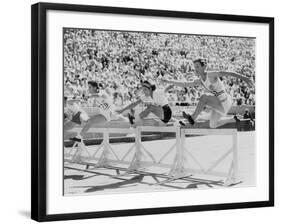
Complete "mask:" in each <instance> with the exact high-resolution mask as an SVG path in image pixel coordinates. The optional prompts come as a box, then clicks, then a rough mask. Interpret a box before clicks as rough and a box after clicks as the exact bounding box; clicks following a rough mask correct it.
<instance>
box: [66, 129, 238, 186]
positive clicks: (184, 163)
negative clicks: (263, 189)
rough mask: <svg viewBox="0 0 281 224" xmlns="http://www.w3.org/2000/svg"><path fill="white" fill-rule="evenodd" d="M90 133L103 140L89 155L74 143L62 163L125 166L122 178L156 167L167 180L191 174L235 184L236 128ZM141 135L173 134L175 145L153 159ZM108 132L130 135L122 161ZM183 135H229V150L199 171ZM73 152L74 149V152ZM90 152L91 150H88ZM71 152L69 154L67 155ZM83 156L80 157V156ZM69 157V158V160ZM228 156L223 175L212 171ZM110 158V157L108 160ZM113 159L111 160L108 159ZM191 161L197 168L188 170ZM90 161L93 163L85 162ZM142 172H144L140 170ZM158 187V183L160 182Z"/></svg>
mask: <svg viewBox="0 0 281 224" xmlns="http://www.w3.org/2000/svg"><path fill="white" fill-rule="evenodd" d="M89 131H90V132H92V133H102V134H103V141H102V143H101V144H100V145H99V146H98V147H97V149H95V151H94V152H92V151H91V152H90V149H88V148H87V147H86V146H85V145H84V143H83V142H81V143H75V144H74V146H73V147H72V148H71V149H69V151H68V154H67V155H68V159H65V161H66V162H75V163H79V164H84V165H86V166H87V167H88V166H93V167H94V168H101V167H110V166H115V167H118V165H126V166H127V170H126V172H125V174H124V175H126V174H129V173H134V172H139V171H140V170H142V169H143V168H146V167H151V166H152V167H160V168H168V172H167V177H168V178H169V181H173V180H176V179H180V178H184V177H188V176H190V175H191V174H192V175H194V174H204V175H211V176H217V177H225V178H226V179H225V181H224V183H225V184H226V185H230V184H233V183H237V181H238V149H237V141H238V136H237V130H236V129H190V128H182V127H176V126H170V127H153V126H139V127H137V128H134V129H129V128H91V129H90V130H89ZM142 132H162V133H165V132H166V133H168V132H172V133H175V135H176V138H175V143H174V144H173V145H172V146H171V147H170V148H169V149H168V150H167V151H166V152H165V153H164V155H163V156H162V157H161V158H160V159H156V158H154V156H153V155H152V154H151V153H150V150H151V149H147V148H145V147H144V145H143V143H142V140H141V134H142ZM112 133H124V134H134V135H135V136H134V137H135V143H134V144H133V145H132V146H131V147H130V148H129V149H128V150H127V151H126V153H125V154H124V156H123V157H122V158H119V157H118V155H117V154H116V153H115V152H114V149H113V148H112V146H111V145H110V142H109V134H112ZM186 135H231V136H232V147H231V148H230V149H229V150H227V151H226V152H225V153H224V154H223V155H222V156H220V158H218V159H217V160H216V161H215V162H214V163H213V164H212V165H211V166H210V167H208V168H203V166H202V165H201V164H200V162H199V161H198V160H197V159H196V158H195V157H194V156H193V154H192V153H191V152H190V150H188V149H189V146H188V145H186ZM75 149H76V150H75ZM91 150H92V149H91ZM70 152H71V153H70ZM85 152H86V155H87V156H86V157H85V156H84V157H83V156H81V154H82V153H84V154H85ZM99 152H101V155H100V156H99V157H98V156H97V154H98V153H99ZM172 152H175V156H174V160H173V163H172V164H168V163H166V162H165V159H166V158H167V157H168V155H170V154H171V153H172ZM131 153H134V155H133V158H132V160H131V161H126V158H127V157H128V155H129V154H131ZM69 155H70V156H72V158H69ZM145 155H146V156H147V157H148V158H149V159H150V161H144V159H143V157H144V156H145ZM229 155H232V162H231V164H230V166H229V169H228V171H227V172H219V171H214V169H215V168H216V167H217V166H218V165H219V164H220V163H221V162H222V161H224V160H225V159H226V158H227V157H228V156H229ZM110 156H111V158H110ZM112 156H113V159H112ZM190 159H191V160H193V161H194V162H195V164H197V165H198V167H199V168H198V169H194V168H189V167H188V165H189V164H188V161H189V160H190ZM89 161H93V162H89ZM141 172H145V171H141ZM160 184H161V183H160Z"/></svg>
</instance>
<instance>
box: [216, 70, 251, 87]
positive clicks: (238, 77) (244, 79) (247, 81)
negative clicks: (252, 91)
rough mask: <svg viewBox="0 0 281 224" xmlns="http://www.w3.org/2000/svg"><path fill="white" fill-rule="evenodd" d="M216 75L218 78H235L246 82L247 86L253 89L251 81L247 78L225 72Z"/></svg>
mask: <svg viewBox="0 0 281 224" xmlns="http://www.w3.org/2000/svg"><path fill="white" fill-rule="evenodd" d="M217 73H218V76H219V77H229V76H231V77H235V78H237V79H241V80H242V81H244V82H246V83H247V85H248V86H249V87H253V85H254V84H253V82H252V80H251V79H249V78H248V77H246V76H244V75H242V74H239V73H236V72H226V71H220V72H217Z"/></svg>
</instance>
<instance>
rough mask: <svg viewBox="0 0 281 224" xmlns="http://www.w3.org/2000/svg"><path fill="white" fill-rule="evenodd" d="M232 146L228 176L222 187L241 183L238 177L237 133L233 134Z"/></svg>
mask: <svg viewBox="0 0 281 224" xmlns="http://www.w3.org/2000/svg"><path fill="white" fill-rule="evenodd" d="M232 145H233V153H232V154H233V155H232V156H233V159H232V163H231V166H230V168H229V172H228V176H227V178H226V180H225V183H224V185H226V186H229V185H235V184H238V183H241V182H242V180H241V179H240V180H239V175H238V172H239V171H238V168H239V167H238V133H237V131H236V132H235V133H233V135H232Z"/></svg>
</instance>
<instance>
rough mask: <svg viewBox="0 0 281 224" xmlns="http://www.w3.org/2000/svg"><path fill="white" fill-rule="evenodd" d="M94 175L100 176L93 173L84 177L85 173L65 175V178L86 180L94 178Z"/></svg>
mask: <svg viewBox="0 0 281 224" xmlns="http://www.w3.org/2000/svg"><path fill="white" fill-rule="evenodd" d="M94 176H98V175H91V176H86V177H84V175H64V177H63V179H64V180H67V179H72V180H85V179H89V178H92V177H94Z"/></svg>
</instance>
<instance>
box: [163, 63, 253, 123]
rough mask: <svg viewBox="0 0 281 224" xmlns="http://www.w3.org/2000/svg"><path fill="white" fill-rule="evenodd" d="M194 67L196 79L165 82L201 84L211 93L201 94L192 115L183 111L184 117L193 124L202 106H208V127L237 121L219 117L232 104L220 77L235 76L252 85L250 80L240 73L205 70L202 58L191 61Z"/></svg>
mask: <svg viewBox="0 0 281 224" xmlns="http://www.w3.org/2000/svg"><path fill="white" fill-rule="evenodd" d="M193 64H194V68H195V72H194V73H195V75H196V76H198V77H199V78H198V79H195V80H193V81H191V82H176V81H167V80H166V82H167V83H170V84H174V85H177V86H181V87H185V88H187V87H193V86H203V87H204V88H205V89H206V90H207V92H209V93H212V95H205V94H203V95H202V96H201V98H200V100H199V103H198V104H197V107H196V109H195V111H194V112H193V114H192V115H189V114H186V113H185V112H183V117H184V118H186V119H187V120H188V121H189V123H190V124H192V125H194V123H195V120H196V119H197V117H198V115H199V114H200V113H201V112H202V111H203V110H204V108H205V107H206V106H207V107H210V108H211V109H212V114H211V117H210V127H211V128H216V127H218V126H222V125H224V124H226V123H229V122H233V121H236V122H239V119H238V118H237V117H236V116H234V118H231V119H224V120H222V119H221V117H222V116H223V115H226V114H227V112H228V111H229V109H230V108H231V105H232V99H231V97H230V95H229V94H227V92H226V91H225V86H224V85H223V83H222V81H221V80H220V77H223V76H224V77H235V78H239V79H241V80H243V81H244V82H246V83H247V84H248V86H249V87H252V86H253V83H252V81H251V80H250V79H249V78H247V77H246V76H243V75H241V74H238V73H235V72H225V71H220V72H206V71H205V69H206V67H207V62H206V60H204V59H197V60H195V61H194V62H193Z"/></svg>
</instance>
